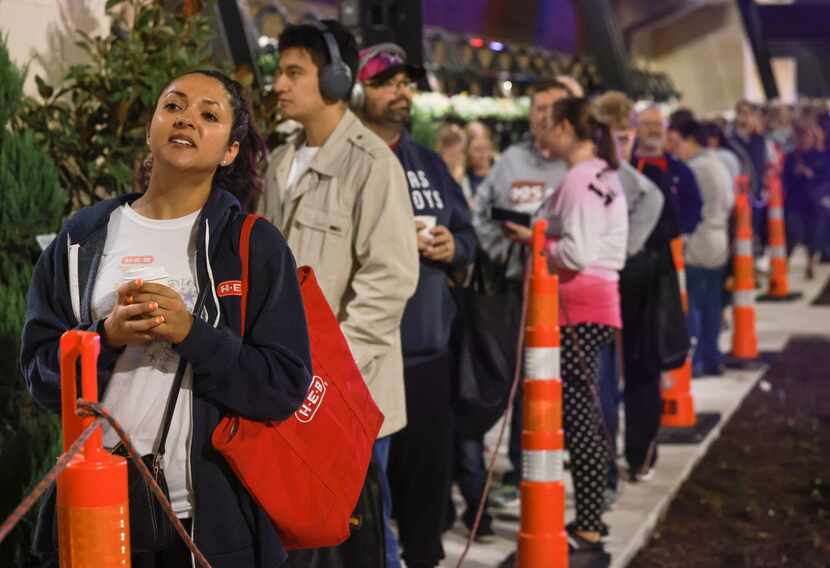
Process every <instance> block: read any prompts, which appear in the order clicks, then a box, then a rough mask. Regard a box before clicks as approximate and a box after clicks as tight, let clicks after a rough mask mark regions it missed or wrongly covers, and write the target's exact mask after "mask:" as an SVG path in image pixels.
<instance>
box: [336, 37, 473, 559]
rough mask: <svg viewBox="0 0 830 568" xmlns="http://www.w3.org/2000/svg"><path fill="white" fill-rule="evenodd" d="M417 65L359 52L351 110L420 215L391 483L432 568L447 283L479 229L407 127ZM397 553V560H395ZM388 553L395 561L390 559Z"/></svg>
mask: <svg viewBox="0 0 830 568" xmlns="http://www.w3.org/2000/svg"><path fill="white" fill-rule="evenodd" d="M423 76H424V70H423V69H422V68H420V67H417V66H414V65H410V64H408V63H407V61H406V53H405V52H404V50H403V49H401V48H400V47H399V46H397V45H395V44H391V43H386V44H380V45H376V46H372V47H369V48H367V49H364V50H363V51H361V53H360V62H359V66H358V74H357V79H358V81H357V84H356V85H355V88H354V90H353V93H352V95H353V96H352V108H353V109H354V110H355V111H356V112H357V114H358V116H359V117H360V118H361V120H362V121H363V123H364V124H365V125H366V126H367V127H368V128H369V129H370V130H372V131H373V132H374V133H375V134H377V135H378V136H379V137H380V138H381V139H382V140H384V141H385V142H386V143H387V144H388V145H389V146H390V147H391V148H392V151H393V152H394V153H395V155H396V156H397V157H398V159H399V160H400V162H401V166H403V169H404V172H405V173H406V178H407V182H408V184H409V197H410V199H411V202H412V208H413V211H414V213H415V224H414V225H413V226H408V227H405V226H402V227H400V230H401V231H413V232H417V238H418V251H419V254H420V274H419V278H418V286H417V288H416V290H415V294H414V295H413V296H412V298H410V300H409V302H408V303H407V305H406V309H405V310H404V315H403V320H402V322H401V343H402V347H403V358H404V388H405V391H406V411H407V419H408V421H407V425H406V427H405V428H404V429H403V430H401V431H399V432H397V433H395V434H394V435H393V436H392V445H391V448H390V452H389V469H388V476H389V485H390V489H391V492H392V503H393V506H392V509H393V511H394V514H395V517H396V518H397V521H398V530H399V534H400V541H401V546H402V549H403V558H404V559H405V560H406V564H407V566H408V567H409V568H432V567H434V566H437V565H438V564H439V562H440V561H441V559H442V558H443V557H444V550H443V547H442V544H441V533H442V529H443V528H444V522H445V518H446V507H447V503H448V502H449V482H450V476H451V464H452V440H453V439H452V407H451V388H450V385H451V370H450V354H449V341H450V328H451V326H452V323H453V320H454V318H455V315H456V311H455V304H454V302H453V300H452V297H451V296H450V289H449V285H448V282H449V280H450V278H451V277H452V275H453V274H454V273H456V272H458V271H459V270H461V269H463V268H465V267H466V266H467V265H468V264H470V263H471V262H472V260H473V256H474V254H475V249H476V237H475V231H474V229H473V226H472V221H471V219H470V211H469V208H468V206H467V202H466V200H465V199H464V195H463V192H462V191H461V188H460V187H459V186H458V184H457V183H456V182H455V180H453V178H452V176H451V175H450V172H449V170H448V169H447V167H446V165H445V164H444V162H443V161H442V160H441V158H440V157H439V156H438V154H436V153H435V152H433V151H432V150H429V149H427V148H425V147H423V146H421V145H419V144H417V143H416V142H415V141H414V140H413V139H412V137H411V136H410V135H409V133H408V132H407V131H406V128H405V124H406V123H407V122H408V121H409V116H410V112H411V109H412V96H413V92H414V90H415V85H414V81H415V80H417V79H420V78H422V77H423ZM395 560H397V559H395ZM391 562H392V561H391V560H390V559H388V557H387V568H388V567H389V565H390V564H391Z"/></svg>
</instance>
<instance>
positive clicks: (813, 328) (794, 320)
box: [441, 254, 830, 568]
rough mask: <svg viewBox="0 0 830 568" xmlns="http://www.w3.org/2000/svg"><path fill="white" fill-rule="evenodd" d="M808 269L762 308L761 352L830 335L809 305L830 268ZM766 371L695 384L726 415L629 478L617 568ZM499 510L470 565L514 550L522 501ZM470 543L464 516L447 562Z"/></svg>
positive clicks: (490, 441)
mask: <svg viewBox="0 0 830 568" xmlns="http://www.w3.org/2000/svg"><path fill="white" fill-rule="evenodd" d="M803 274H804V268H803V257H802V255H801V254H797V255H796V257H794V259H793V265H792V266H791V269H790V287H791V288H792V289H793V290H796V291H801V292H803V293H804V296H803V297H802V298H801V299H800V300H799V301H796V302H790V303H784V304H775V303H758V304H757V305H756V314H757V323H756V331H757V335H758V346H759V349H760V350H761V351H763V352H767V353H774V352H778V351H780V350H781V349H782V348H783V347H784V345H785V344H786V342H787V341H788V339H789V338H790V337H791V336H792V335H796V334H798V335H803V334H827V332H828V329H830V327H829V326H828V324H827V320H826V317H827V315H828V314H830V309H826V308H823V307H815V306H811V305H810V302H812V300H813V298H814V297H815V296H816V295H817V294H818V293H819V292H820V291H821V289H822V287H823V286H824V283H825V282H826V281H827V280H828V277H830V267H828V266H826V265H825V266H820V267H819V268H818V269H817V270H816V277H815V279H814V280H812V281H809V282H808V281H805V280H804V278H803ZM730 344H731V330H729V331H726V332H724V333H723V334H721V348H722V350H723V351H724V352H728V351H729V348H730ZM762 374H763V370H756V371H746V372H741V371H733V370H728V371H727V373H726V374H725V375H724V376H723V377H711V378H703V379H696V380H695V381H693V385H692V391H693V395H694V401H695V410H696V411H697V412H698V413H700V412H719V413H720V414H721V420H720V422H719V424H718V425H717V427H715V428H714V429H713V430H712V431H711V432H710V433H709V435H708V436H707V438H706V439H705V440H704V441H703V442H702V443H700V444H698V445H661V446H660V454H659V461H658V465H657V467H656V469H655V475H654V477H653V478H652V479H651V480H649V481H646V482H642V483H637V484H631V483H628V482H625V483H623V486H622V493H621V496H620V499H619V501H618V502H617V504H616V506H615V508H614V510H613V511H611V512H610V513H608V514H606V515H605V517H604V520H605V522H606V523H608V525H609V526H610V527H611V535H610V537H609V538H608V539H607V541H606V550H607V551H608V552H609V553H610V554H611V558H612V563H611V566H612V567H614V568H622V567H624V566H626V564H627V563H628V562H629V561H630V560H631V559H632V558H633V557H634V556H635V555H636V553H637V551H638V550H639V549H640V548H641V547H642V546H644V545H645V544H646V542H647V541H648V539H649V537H650V535H651V533H652V532H653V530H654V528H655V526H656V524H657V522H658V520H659V519H660V516H661V515H662V514H663V513H664V512H665V511H666V509H667V508H668V506H669V504H670V503H671V500H672V498H673V497H674V495H675V493H676V492H677V491H678V489H679V488H680V486H681V485H682V484H683V482H684V481H685V480H686V478H687V477H688V476H689V474H690V473H691V471H692V469H693V468H694V466H695V464H697V462H698V461H699V460H700V459H701V458H702V457H703V455H704V454H705V453H706V451H707V449H708V448H709V446H710V445H711V444H712V442H713V441H714V440H715V439H716V438H717V436H718V435H719V434H720V431H721V429H722V428H723V426H724V424H725V423H726V422H727V421H728V420H729V418H730V417H731V416H732V414H733V413H734V412H735V410H736V409H737V408H738V406H739V405H740V403H741V401H742V400H743V399H744V397H745V396H746V395H747V394H748V393H749V391H750V390H751V389H752V388H753V387H754V386H755V384H756V382H757V381H758V379H759V378H760V377H761V376H762ZM499 427H500V424H499V425H497V426H496V428H494V430H493V431H491V432H490V433H489V434H488V436H487V446H488V447H489V448H495V447H496V442H497V438H498V429H499ZM506 446H507V434H505V440H504V443H503V446H502V448H500V449H499V453H498V458H497V463H496V479H498V478H499V477H500V474H501V472H503V471H505V470H507V469H509V467H508V461H507V455H506ZM487 459H489V456H488V458H487ZM620 473H621V477H623V478H627V475H626V468H625V464H624V462H623V461H622V460H620ZM565 477H566V490H567V511H566V513H565V516H566V520H570V519H571V518H572V517H573V514H574V511H573V493H572V486H571V480H570V476H569V475H566V476H565ZM454 499H455V502H456V506H457V509H458V512H459V515H460V514H461V512H462V511H463V510H464V505H463V502H462V501H461V499H460V495H459V494H458V492H457V490H454ZM494 513H495V517H496V518H495V519H494V529H495V531H496V533H497V538H496V540H495V542H493V543H489V544H477V543H473V545H472V546H471V548H470V551H469V553H468V555H467V557H466V559H465V561H464V563H463V566H464V567H466V568H491V567H496V566H498V564H499V563H500V562H501V561H502V560H504V558H505V557H507V555H509V554H510V553H511V552H513V551H514V550H515V548H516V535H517V532H518V529H519V521H518V519H519V508H518V504H517V505H515V506H513V507H509V508H507V509H504V510H500V511H498V512H495V511H494ZM466 541H467V532H466V529H465V528H464V526H463V525H462V523H461V522H460V521H459V522H458V523H456V525H455V528H454V529H453V530H451V531H449V532H448V533H446V535H445V538H444V548H445V552H446V555H447V558H446V559H445V560H444V561H443V563H442V564H441V566H444V567H454V566H456V565H457V563H458V560H459V557H460V556H461V554H462V552H463V550H464V547H465V545H466Z"/></svg>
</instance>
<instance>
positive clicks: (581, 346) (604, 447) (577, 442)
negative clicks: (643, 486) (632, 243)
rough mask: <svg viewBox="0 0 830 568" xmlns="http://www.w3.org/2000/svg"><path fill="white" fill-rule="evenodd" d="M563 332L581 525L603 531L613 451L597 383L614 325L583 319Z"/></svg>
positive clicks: (566, 416) (568, 430)
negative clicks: (599, 369) (607, 477)
mask: <svg viewBox="0 0 830 568" xmlns="http://www.w3.org/2000/svg"><path fill="white" fill-rule="evenodd" d="M574 335H576V338H577V340H576V342H575V341H574V337H573V336H574ZM561 337H562V368H561V372H562V398H563V401H562V403H563V412H562V424H563V427H564V430H565V447H566V448H567V450H568V453H569V454H570V460H571V475H572V476H573V483H574V490H575V493H576V529H577V530H581V531H592V532H600V531H602V530H603V528H604V525H603V523H602V509H603V490H604V489H605V486H606V475H607V471H608V460H609V455H608V441H607V439H606V438H607V435H606V430H605V426H604V423H603V421H602V415H601V414H600V411H599V407H598V400H597V398H596V395H595V392H596V391H595V390H594V389H595V388H596V384H597V369H598V366H599V352H600V351H601V350H602V348H603V347H605V346H606V345H607V344H609V343H611V341H613V340H614V328H612V327H609V326H607V325H599V324H592V323H591V324H578V325H575V326H567V327H563V328H562V335H561ZM580 351H581V356H580Z"/></svg>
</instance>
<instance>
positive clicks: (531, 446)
mask: <svg viewBox="0 0 830 568" xmlns="http://www.w3.org/2000/svg"><path fill="white" fill-rule="evenodd" d="M546 229H547V222H546V221H537V222H536V224H535V225H534V227H533V272H532V274H531V276H530V295H529V303H528V321H527V327H526V328H525V344H526V348H525V382H524V406H523V412H524V414H523V416H524V427H523V431H522V464H523V465H522V483H521V506H522V513H521V528H520V530H519V550H518V563H517V565H518V566H519V567H520V568H541V567H545V568H566V567H567V566H568V537H567V534H566V533H565V485H564V483H563V448H564V439H565V438H564V435H563V432H562V381H561V379H560V376H559V305H558V301H559V300H558V286H559V284H558V280H557V278H556V276H554V275H551V274H550V273H549V272H548V267H547V257H546V256H545V252H544V243H545V230H546Z"/></svg>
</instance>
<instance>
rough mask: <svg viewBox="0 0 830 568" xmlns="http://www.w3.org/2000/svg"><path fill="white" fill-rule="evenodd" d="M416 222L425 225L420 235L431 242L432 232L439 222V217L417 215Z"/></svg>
mask: <svg viewBox="0 0 830 568" xmlns="http://www.w3.org/2000/svg"><path fill="white" fill-rule="evenodd" d="M415 222H416V223H423V225H424V228H423V229H421V230H420V231H419V232H418V234H419V235H421V236H422V237H423V238H425V239H427V240H430V241H431V240H432V230H433V229H434V228H435V225H436V223H437V222H438V217H436V216H435V215H416V216H415Z"/></svg>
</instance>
